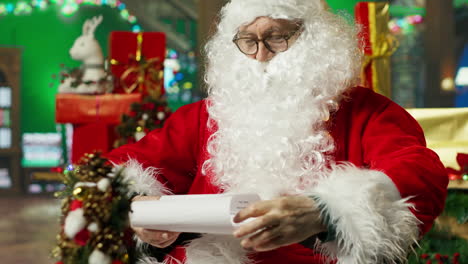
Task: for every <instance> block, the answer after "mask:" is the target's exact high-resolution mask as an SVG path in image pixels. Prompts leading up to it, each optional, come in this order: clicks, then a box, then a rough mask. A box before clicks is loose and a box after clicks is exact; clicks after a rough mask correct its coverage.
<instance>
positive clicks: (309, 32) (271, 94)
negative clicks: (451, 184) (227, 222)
mask: <svg viewBox="0 0 468 264" xmlns="http://www.w3.org/2000/svg"><path fill="white" fill-rule="evenodd" d="M220 18H221V19H220V22H219V25H218V28H217V32H216V33H215V35H214V36H213V37H212V39H211V40H210V41H209V43H208V44H207V46H206V55H207V58H208V69H207V74H206V78H205V80H206V83H207V85H208V87H209V91H208V94H209V96H208V98H207V99H206V100H202V101H200V102H197V103H194V104H191V105H187V106H185V107H182V108H180V109H179V110H178V111H177V112H176V113H174V114H173V115H172V116H171V117H170V119H169V120H168V121H167V122H166V124H165V126H164V128H162V129H160V130H156V131H153V132H151V133H150V134H148V135H147V136H146V137H144V138H143V139H141V140H140V141H139V142H137V143H135V144H131V145H126V146H123V147H121V148H118V149H116V150H114V151H113V152H111V153H109V154H108V157H109V158H111V159H112V160H113V161H114V162H116V163H122V164H125V166H127V167H128V168H129V171H130V173H129V174H130V175H131V177H133V181H134V182H135V185H134V189H135V191H136V192H137V193H139V194H141V195H145V197H144V198H141V197H136V199H158V196H160V195H169V194H215V193H258V194H259V195H260V196H261V197H262V198H263V200H262V201H261V202H258V203H255V204H253V205H252V206H250V207H248V208H247V209H244V210H242V211H240V212H239V213H238V214H237V215H236V217H235V219H234V220H235V221H237V222H242V221H243V220H245V219H248V218H251V217H254V218H255V220H253V221H250V222H248V223H247V224H243V225H241V227H240V228H239V229H237V230H236V231H235V233H234V234H233V235H230V236H219V235H200V236H199V237H198V238H196V239H192V240H190V241H189V242H188V243H184V244H181V245H172V244H173V243H174V241H176V239H177V237H178V236H179V235H180V234H179V233H173V232H166V231H161V230H159V231H158V230H146V229H140V228H135V232H136V234H137V237H138V239H139V241H140V243H142V244H146V245H147V246H154V247H160V248H165V247H168V246H171V251H170V252H169V254H168V255H167V256H166V258H165V260H164V262H163V263H187V264H220V263H230V264H247V263H262V264H284V263H294V264H306V263H307V264H313V263H326V262H328V261H336V262H337V263H346V264H351V263H358V264H363V263H372V264H375V263H399V262H404V260H405V259H406V256H407V254H408V252H409V250H410V249H411V247H412V245H413V244H414V243H415V242H416V241H417V240H418V239H419V238H420V237H421V236H422V235H423V234H424V233H425V232H427V231H428V230H429V229H430V227H431V225H432V223H433V221H434V219H435V218H436V217H437V215H438V214H439V213H440V212H441V211H442V208H443V205H444V199H445V195H446V186H447V176H446V174H445V170H444V166H443V165H442V164H441V162H440V161H439V158H438V157H437V155H436V154H435V153H434V152H432V151H431V150H429V149H427V148H426V147H425V140H424V136H423V132H422V130H421V128H420V127H419V126H418V124H417V123H416V121H415V120H414V119H413V118H412V117H411V116H410V115H409V114H408V113H406V112H405V110H403V109H402V108H401V107H399V106H398V105H396V104H395V103H393V102H391V101H390V100H389V99H387V98H385V97H383V96H380V95H378V94H375V93H374V92H373V91H371V90H370V89H366V88H362V87H356V84H357V83H358V81H359V80H358V77H359V72H360V67H361V56H362V54H361V52H360V49H359V47H358V40H357V38H356V36H357V31H356V29H355V28H354V26H353V25H350V24H349V23H348V22H347V21H346V20H345V19H343V18H342V17H340V16H337V15H335V14H332V13H331V12H329V11H328V10H327V8H326V6H325V5H324V3H323V1H320V0H268V1H258V0H232V1H230V2H229V3H227V4H226V5H225V6H224V8H223V9H222V10H221V15H220ZM142 263H161V262H158V261H157V260H156V259H152V258H150V257H148V258H146V259H143V260H142Z"/></svg>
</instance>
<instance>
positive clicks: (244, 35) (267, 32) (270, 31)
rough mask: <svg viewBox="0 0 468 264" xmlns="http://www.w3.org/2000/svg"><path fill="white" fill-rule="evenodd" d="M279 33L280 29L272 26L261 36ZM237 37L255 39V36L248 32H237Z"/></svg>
mask: <svg viewBox="0 0 468 264" xmlns="http://www.w3.org/2000/svg"><path fill="white" fill-rule="evenodd" d="M276 32H281V30H280V28H278V27H275V26H272V27H270V28H269V29H267V30H265V31H264V32H263V34H262V35H269V34H271V33H276ZM237 36H238V37H255V36H257V34H255V33H253V32H249V31H239V33H237Z"/></svg>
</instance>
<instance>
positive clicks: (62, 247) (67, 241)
mask: <svg viewBox="0 0 468 264" xmlns="http://www.w3.org/2000/svg"><path fill="white" fill-rule="evenodd" d="M63 177H64V183H65V185H66V188H65V190H63V191H62V192H60V193H57V194H56V195H57V197H60V198H62V216H61V219H60V224H61V226H62V228H61V231H60V233H59V234H58V235H57V247H56V248H55V249H54V250H53V256H54V257H55V258H57V259H59V261H58V262H57V264H59V263H60V264H79V263H83V264H85V263H89V264H120V263H134V262H135V261H134V260H135V257H136V256H135V252H134V250H133V249H134V245H133V241H132V239H131V236H132V231H131V229H130V225H129V219H128V212H129V211H130V195H131V193H130V191H129V190H130V189H131V188H130V187H129V185H130V183H129V181H128V180H126V177H125V170H124V169H123V168H118V167H117V168H116V167H114V166H112V165H111V164H110V163H109V162H108V161H107V160H106V159H104V158H102V157H101V155H100V154H99V153H95V154H87V155H86V156H85V157H84V158H82V160H81V161H80V164H78V165H77V166H75V167H72V166H69V167H68V168H67V170H65V172H64V174H63Z"/></svg>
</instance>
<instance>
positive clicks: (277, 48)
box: [265, 36, 288, 52]
mask: <svg viewBox="0 0 468 264" xmlns="http://www.w3.org/2000/svg"><path fill="white" fill-rule="evenodd" d="M265 42H266V43H267V44H268V46H269V47H270V49H271V50H272V51H274V52H283V51H286V50H287V49H288V42H287V41H286V39H284V37H283V36H271V37H269V38H267V39H266V40H265Z"/></svg>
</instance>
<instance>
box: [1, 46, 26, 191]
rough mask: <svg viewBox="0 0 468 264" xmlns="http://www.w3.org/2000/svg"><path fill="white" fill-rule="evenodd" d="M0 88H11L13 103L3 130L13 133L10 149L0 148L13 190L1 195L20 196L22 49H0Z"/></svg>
mask: <svg viewBox="0 0 468 264" xmlns="http://www.w3.org/2000/svg"><path fill="white" fill-rule="evenodd" d="M0 76H1V78H0V86H2V87H6V88H7V89H8V88H9V89H10V91H11V102H9V104H8V107H2V109H3V110H8V115H9V116H8V120H9V122H8V125H5V124H3V125H2V128H8V129H10V130H11V131H10V132H11V142H10V144H8V146H11V147H10V148H0V166H1V168H3V169H5V168H6V169H7V170H8V174H7V177H9V178H10V180H11V183H12V185H11V188H4V189H0V195H3V194H6V195H11V194H19V193H22V192H23V191H24V190H23V189H22V186H23V185H22V182H23V179H22V175H21V169H20V168H21V165H20V164H21V139H20V137H21V135H20V134H21V133H20V132H21V131H20V79H21V78H20V77H21V49H19V48H4V47H0Z"/></svg>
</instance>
